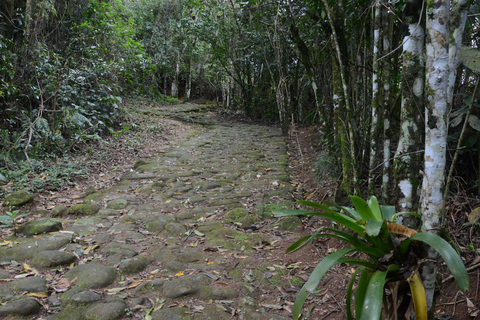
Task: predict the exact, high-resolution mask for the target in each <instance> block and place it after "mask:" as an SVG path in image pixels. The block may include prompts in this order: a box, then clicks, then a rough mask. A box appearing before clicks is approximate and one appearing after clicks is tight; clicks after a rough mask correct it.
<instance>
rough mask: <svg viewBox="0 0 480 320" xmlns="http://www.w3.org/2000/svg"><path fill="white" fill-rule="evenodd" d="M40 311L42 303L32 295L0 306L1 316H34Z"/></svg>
mask: <svg viewBox="0 0 480 320" xmlns="http://www.w3.org/2000/svg"><path fill="white" fill-rule="evenodd" d="M38 312H40V304H39V303H38V302H37V301H36V300H35V299H33V298H31V297H20V298H18V299H15V300H12V301H10V302H9V303H7V304H6V305H3V306H0V316H1V317H7V316H24V317H27V316H32V315H35V314H37V313H38Z"/></svg>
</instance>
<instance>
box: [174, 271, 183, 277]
mask: <svg viewBox="0 0 480 320" xmlns="http://www.w3.org/2000/svg"><path fill="white" fill-rule="evenodd" d="M181 276H183V271H179V272H177V273H175V277H181Z"/></svg>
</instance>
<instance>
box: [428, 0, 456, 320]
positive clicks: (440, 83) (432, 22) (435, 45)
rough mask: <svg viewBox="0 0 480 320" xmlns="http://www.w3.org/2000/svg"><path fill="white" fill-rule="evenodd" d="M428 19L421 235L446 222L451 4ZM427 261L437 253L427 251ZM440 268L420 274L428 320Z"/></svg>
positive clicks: (436, 7)
mask: <svg viewBox="0 0 480 320" xmlns="http://www.w3.org/2000/svg"><path fill="white" fill-rule="evenodd" d="M426 12H427V19H426V34H427V37H426V79H425V80H426V81H425V93H426V98H427V104H426V108H425V156H424V166H425V168H424V175H423V182H422V194H421V213H422V231H428V232H438V231H439V230H440V228H441V226H442V223H443V220H444V211H445V202H444V198H443V191H444V183H445V163H446V147H447V134H448V126H447V123H448V121H447V120H448V94H447V93H448V75H449V54H448V51H449V37H450V33H449V18H450V0H435V1H428V2H427V7H426ZM424 257H425V258H427V259H432V260H436V259H437V253H436V251H434V250H433V249H431V248H425V252H424ZM436 272H437V264H436V263H435V262H427V263H425V264H423V265H422V268H421V273H422V278H423V283H424V285H425V291H426V295H427V308H428V310H429V318H430V317H432V316H433V311H434V308H433V305H434V303H433V302H434V300H433V298H434V291H435V280H436Z"/></svg>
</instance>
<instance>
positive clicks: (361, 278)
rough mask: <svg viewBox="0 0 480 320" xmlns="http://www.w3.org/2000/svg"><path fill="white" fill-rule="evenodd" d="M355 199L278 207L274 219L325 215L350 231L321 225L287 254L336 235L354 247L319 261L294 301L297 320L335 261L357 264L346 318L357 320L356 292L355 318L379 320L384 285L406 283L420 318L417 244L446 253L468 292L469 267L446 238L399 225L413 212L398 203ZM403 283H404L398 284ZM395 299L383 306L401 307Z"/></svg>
mask: <svg viewBox="0 0 480 320" xmlns="http://www.w3.org/2000/svg"><path fill="white" fill-rule="evenodd" d="M351 200H352V202H353V204H354V208H350V207H343V206H339V205H337V204H335V203H331V202H323V203H322V204H319V203H314V202H309V201H299V202H298V203H299V204H301V205H305V206H309V207H312V208H314V209H316V210H319V211H306V210H276V211H274V215H275V216H276V217H283V216H292V215H316V216H321V217H324V218H327V219H330V220H332V221H334V222H336V223H337V224H338V225H339V226H341V227H343V228H345V229H347V232H346V231H343V230H342V229H333V228H323V229H319V230H317V231H316V232H315V233H314V234H313V235H311V236H307V237H304V238H302V239H300V240H298V241H297V242H295V243H294V244H292V245H291V246H290V247H289V248H288V249H287V252H294V251H297V250H299V249H301V248H303V247H305V246H306V245H307V244H308V243H311V242H312V241H313V240H314V239H316V238H319V237H328V238H335V239H338V240H340V241H342V242H345V243H346V244H348V245H349V246H350V248H346V249H341V250H338V251H336V252H334V253H331V254H329V255H328V256H326V257H325V258H324V259H323V260H322V261H321V262H320V263H319V264H318V265H317V267H316V268H315V270H314V271H313V272H312V274H311V275H310V278H309V279H308V281H307V282H306V283H305V284H304V286H303V287H302V289H301V290H300V292H299V294H298V296H297V299H296V300H295V304H294V308H293V318H294V319H299V318H300V317H301V313H302V308H303V305H304V303H305V301H306V299H307V296H308V294H309V293H313V292H316V290H317V287H318V285H319V284H320V282H321V280H322V278H323V276H324V275H325V273H326V272H327V271H328V270H329V269H330V268H332V267H333V266H334V265H336V264H340V263H347V264H352V265H357V266H359V268H358V269H357V271H356V272H355V273H354V274H353V275H352V279H351V281H350V285H349V287H348V292H347V297H346V299H347V316H348V319H353V312H352V310H351V305H350V303H351V299H352V297H354V296H355V318H356V319H369V320H370V319H380V318H381V310H382V304H383V303H384V291H385V290H386V285H387V284H389V285H390V284H393V283H400V284H402V283H403V284H405V286H404V287H407V288H408V287H410V291H411V294H412V297H413V300H414V303H415V313H416V315H417V319H421V317H423V316H424V315H426V312H427V309H426V308H427V307H426V304H425V303H424V301H425V299H424V297H425V290H424V288H423V285H421V282H420V280H417V277H416V275H417V273H418V268H419V267H420V266H421V264H422V262H421V261H419V260H418V259H419V258H418V256H417V254H415V252H416V250H417V246H418V244H419V242H423V243H425V244H427V245H429V246H431V247H432V248H433V249H435V250H436V251H437V252H438V253H439V254H440V255H441V256H442V258H443V259H444V261H445V262H446V264H447V266H448V268H449V270H450V272H451V273H452V275H453V276H454V277H455V280H456V282H457V285H458V287H459V288H460V290H462V291H465V290H467V289H468V288H469V286H470V280H469V277H468V273H467V271H466V269H465V266H464V265H463V262H462V260H461V259H460V257H459V256H458V254H457V252H456V251H455V249H454V248H452V247H451V246H450V245H449V244H448V243H447V242H446V241H445V240H443V239H442V238H440V237H439V236H437V235H436V234H433V233H428V232H417V231H415V230H413V229H410V228H408V227H405V226H402V225H398V224H395V220H396V218H397V217H398V216H399V215H401V214H410V213H395V208H394V207H392V206H381V205H379V203H378V201H377V198H375V197H373V196H372V197H371V198H370V199H369V201H368V202H365V201H364V200H363V199H361V198H360V197H357V196H352V197H351ZM352 232H353V234H352ZM357 253H363V255H360V258H357V257H356V256H357V255H356V254H357ZM362 257H365V258H362ZM357 279H358V285H357V287H356V290H355V292H354V283H355V281H356V280H357ZM407 284H408V286H407ZM400 287H402V286H401V285H400ZM407 293H408V292H399V293H398V295H392V296H391V297H390V299H398V297H400V296H401V295H403V298H404V299H406V298H407ZM422 295H423V296H422ZM397 302H398V300H397V301H393V300H391V301H387V300H386V301H385V303H387V306H386V308H385V310H392V309H391V308H388V303H390V305H393V306H398V305H399V304H397ZM406 311H407V310H400V309H398V310H394V311H392V312H397V314H403V312H406ZM422 319H423V318H422Z"/></svg>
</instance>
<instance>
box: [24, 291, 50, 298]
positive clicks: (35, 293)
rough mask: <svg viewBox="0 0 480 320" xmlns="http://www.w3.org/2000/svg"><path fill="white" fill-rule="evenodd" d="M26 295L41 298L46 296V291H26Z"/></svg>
mask: <svg viewBox="0 0 480 320" xmlns="http://www.w3.org/2000/svg"><path fill="white" fill-rule="evenodd" d="M27 296H29V297H34V298H40V299H41V298H48V293H46V292H30V293H27Z"/></svg>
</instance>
